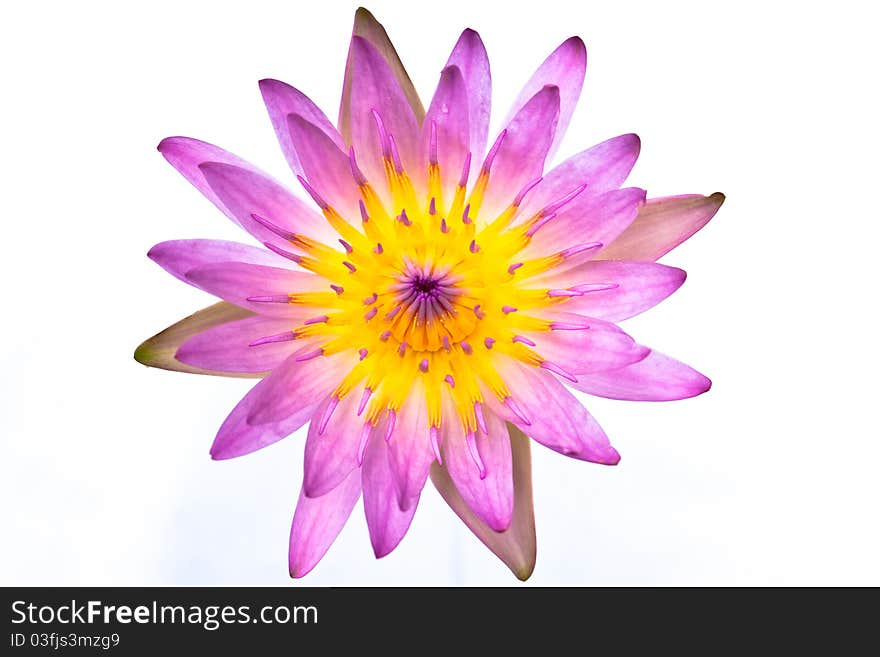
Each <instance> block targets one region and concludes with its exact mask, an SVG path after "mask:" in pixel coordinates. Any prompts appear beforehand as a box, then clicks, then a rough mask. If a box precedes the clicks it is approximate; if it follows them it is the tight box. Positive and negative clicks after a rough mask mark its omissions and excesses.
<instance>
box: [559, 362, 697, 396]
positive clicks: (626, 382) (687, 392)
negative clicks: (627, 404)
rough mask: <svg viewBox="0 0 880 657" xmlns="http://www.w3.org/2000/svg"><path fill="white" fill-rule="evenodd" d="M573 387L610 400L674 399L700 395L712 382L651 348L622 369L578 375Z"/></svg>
mask: <svg viewBox="0 0 880 657" xmlns="http://www.w3.org/2000/svg"><path fill="white" fill-rule="evenodd" d="M573 387H574V388H577V389H578V390H582V391H583V392H586V393H589V394H591V395H596V396H597V397H608V398H609V399H624V400H628V401H672V400H676V399H687V398H689V397H696V396H697V395H701V394H703V393H704V392H706V391H707V390H709V388H711V387H712V382H711V381H710V380H709V379H707V378H706V377H705V376H703V375H702V374H700V373H699V372H697V371H696V370H695V369H693V368H691V367H689V366H688V365H685V364H684V363H680V362H679V361H677V360H675V359H673V358H670V357H669V356H664V355H663V354H661V353H660V352H658V351H652V352H651V353H650V354H649V355H648V356H647V358H645V359H644V360H641V361H639V362H638V363H634V364H633V365H630V366H628V367H624V368H623V369H619V370H615V371H613V372H603V373H601V374H592V375H589V376H583V377H578V382H577V383H576V384H573Z"/></svg>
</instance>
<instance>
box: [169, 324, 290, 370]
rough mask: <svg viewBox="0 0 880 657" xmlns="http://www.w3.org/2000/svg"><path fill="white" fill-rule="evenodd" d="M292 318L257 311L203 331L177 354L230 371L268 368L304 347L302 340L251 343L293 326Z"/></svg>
mask: <svg viewBox="0 0 880 657" xmlns="http://www.w3.org/2000/svg"><path fill="white" fill-rule="evenodd" d="M294 326H295V325H294V323H293V322H292V321H291V320H290V319H286V318H285V319H278V318H275V317H266V316H263V315H257V316H256V317H248V318H247V319H240V320H238V321H236V322H227V323H225V324H221V325H220V326H216V327H214V328H211V329H208V330H207V331H202V332H201V333H198V334H196V335H194V336H192V337H191V338H189V339H188V340H187V341H186V342H184V343H183V344H182V345H181V346H180V348H179V349H178V350H177V353H176V354H175V358H176V359H177V360H179V361H180V362H182V363H186V364H187V365H191V366H193V367H198V368H201V369H206V370H218V371H229V372H252V373H260V372H268V371H269V370H272V369H274V368H276V367H278V365H280V364H281V363H282V362H284V360H285V359H286V358H287V357H288V356H290V354H292V353H293V352H294V351H296V350H298V349H300V348H301V347H302V343H301V342H295V341H285V342H272V343H267V344H262V345H257V346H253V347H252V346H250V344H251V343H252V342H254V341H255V340H258V339H259V338H263V337H266V336H270V335H278V334H280V333H283V332H289V331H291V330H292V329H293V328H294Z"/></svg>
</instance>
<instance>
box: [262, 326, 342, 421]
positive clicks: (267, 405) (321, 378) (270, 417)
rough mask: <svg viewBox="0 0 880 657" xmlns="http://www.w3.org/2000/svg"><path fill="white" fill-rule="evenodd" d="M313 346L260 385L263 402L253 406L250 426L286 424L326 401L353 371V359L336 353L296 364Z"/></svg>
mask: <svg viewBox="0 0 880 657" xmlns="http://www.w3.org/2000/svg"><path fill="white" fill-rule="evenodd" d="M315 348H316V345H315V343H314V342H309V343H306V344H305V345H304V346H303V347H302V349H300V350H299V351H297V352H295V353H294V354H293V355H292V356H291V357H289V358H288V359H287V360H286V361H285V362H284V363H282V364H281V366H280V367H278V368H276V369H275V370H273V371H272V373H271V374H270V375H269V376H267V377H266V378H265V379H263V380H262V381H261V382H260V385H261V386H262V389H261V391H260V398H259V399H258V400H256V401H255V402H254V405H253V408H252V409H251V411H250V414H249V415H248V416H247V422H248V424H252V425H257V424H263V423H274V422H281V421H284V419H285V418H287V417H290V416H292V415H295V414H299V413H300V412H301V410H302V409H303V408H306V407H311V406H314V405H315V404H317V403H318V402H319V401H321V400H323V399H324V398H325V397H326V396H327V395H329V394H330V392H331V391H332V390H333V389H334V388H335V387H336V386H337V385H339V383H340V382H341V381H342V378H343V377H344V376H345V375H346V373H347V372H348V370H349V369H350V368H351V362H350V360H351V356H350V355H349V354H346V353H337V354H333V355H332V356H318V357H314V358H309V359H307V360H302V361H300V360H297V358H298V357H299V356H306V355H309V354H311V353H313V352H314V350H315Z"/></svg>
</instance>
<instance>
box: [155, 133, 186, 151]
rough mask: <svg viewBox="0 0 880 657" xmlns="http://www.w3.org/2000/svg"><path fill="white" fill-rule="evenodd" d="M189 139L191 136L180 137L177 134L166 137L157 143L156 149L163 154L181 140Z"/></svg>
mask: <svg viewBox="0 0 880 657" xmlns="http://www.w3.org/2000/svg"><path fill="white" fill-rule="evenodd" d="M187 140H189V137H180V136H177V135H174V136H171V137H165V138H164V139H163V140H162V141H160V142H159V143H158V144H156V150H157V151H159V152H160V153H162V154H163V155H164V154H165V153H167V152H168V151H170V150H171V149H173V148H174V147H175V146H178V145H179V144H180V142H182V141H187Z"/></svg>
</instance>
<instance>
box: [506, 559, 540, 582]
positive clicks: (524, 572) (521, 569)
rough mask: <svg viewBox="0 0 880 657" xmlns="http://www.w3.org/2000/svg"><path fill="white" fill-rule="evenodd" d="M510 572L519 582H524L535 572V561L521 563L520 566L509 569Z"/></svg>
mask: <svg viewBox="0 0 880 657" xmlns="http://www.w3.org/2000/svg"><path fill="white" fill-rule="evenodd" d="M510 570H511V572H512V573H513V574H514V575H515V576H516V578H517V579H518V580H519V581H520V582H525V581H527V580H528V579H529V578H530V577H531V576H532V573H534V572H535V559H531V560H530V561H527V562H525V563H523V564H522V565H521V566H518V567H516V568H511V569H510Z"/></svg>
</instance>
